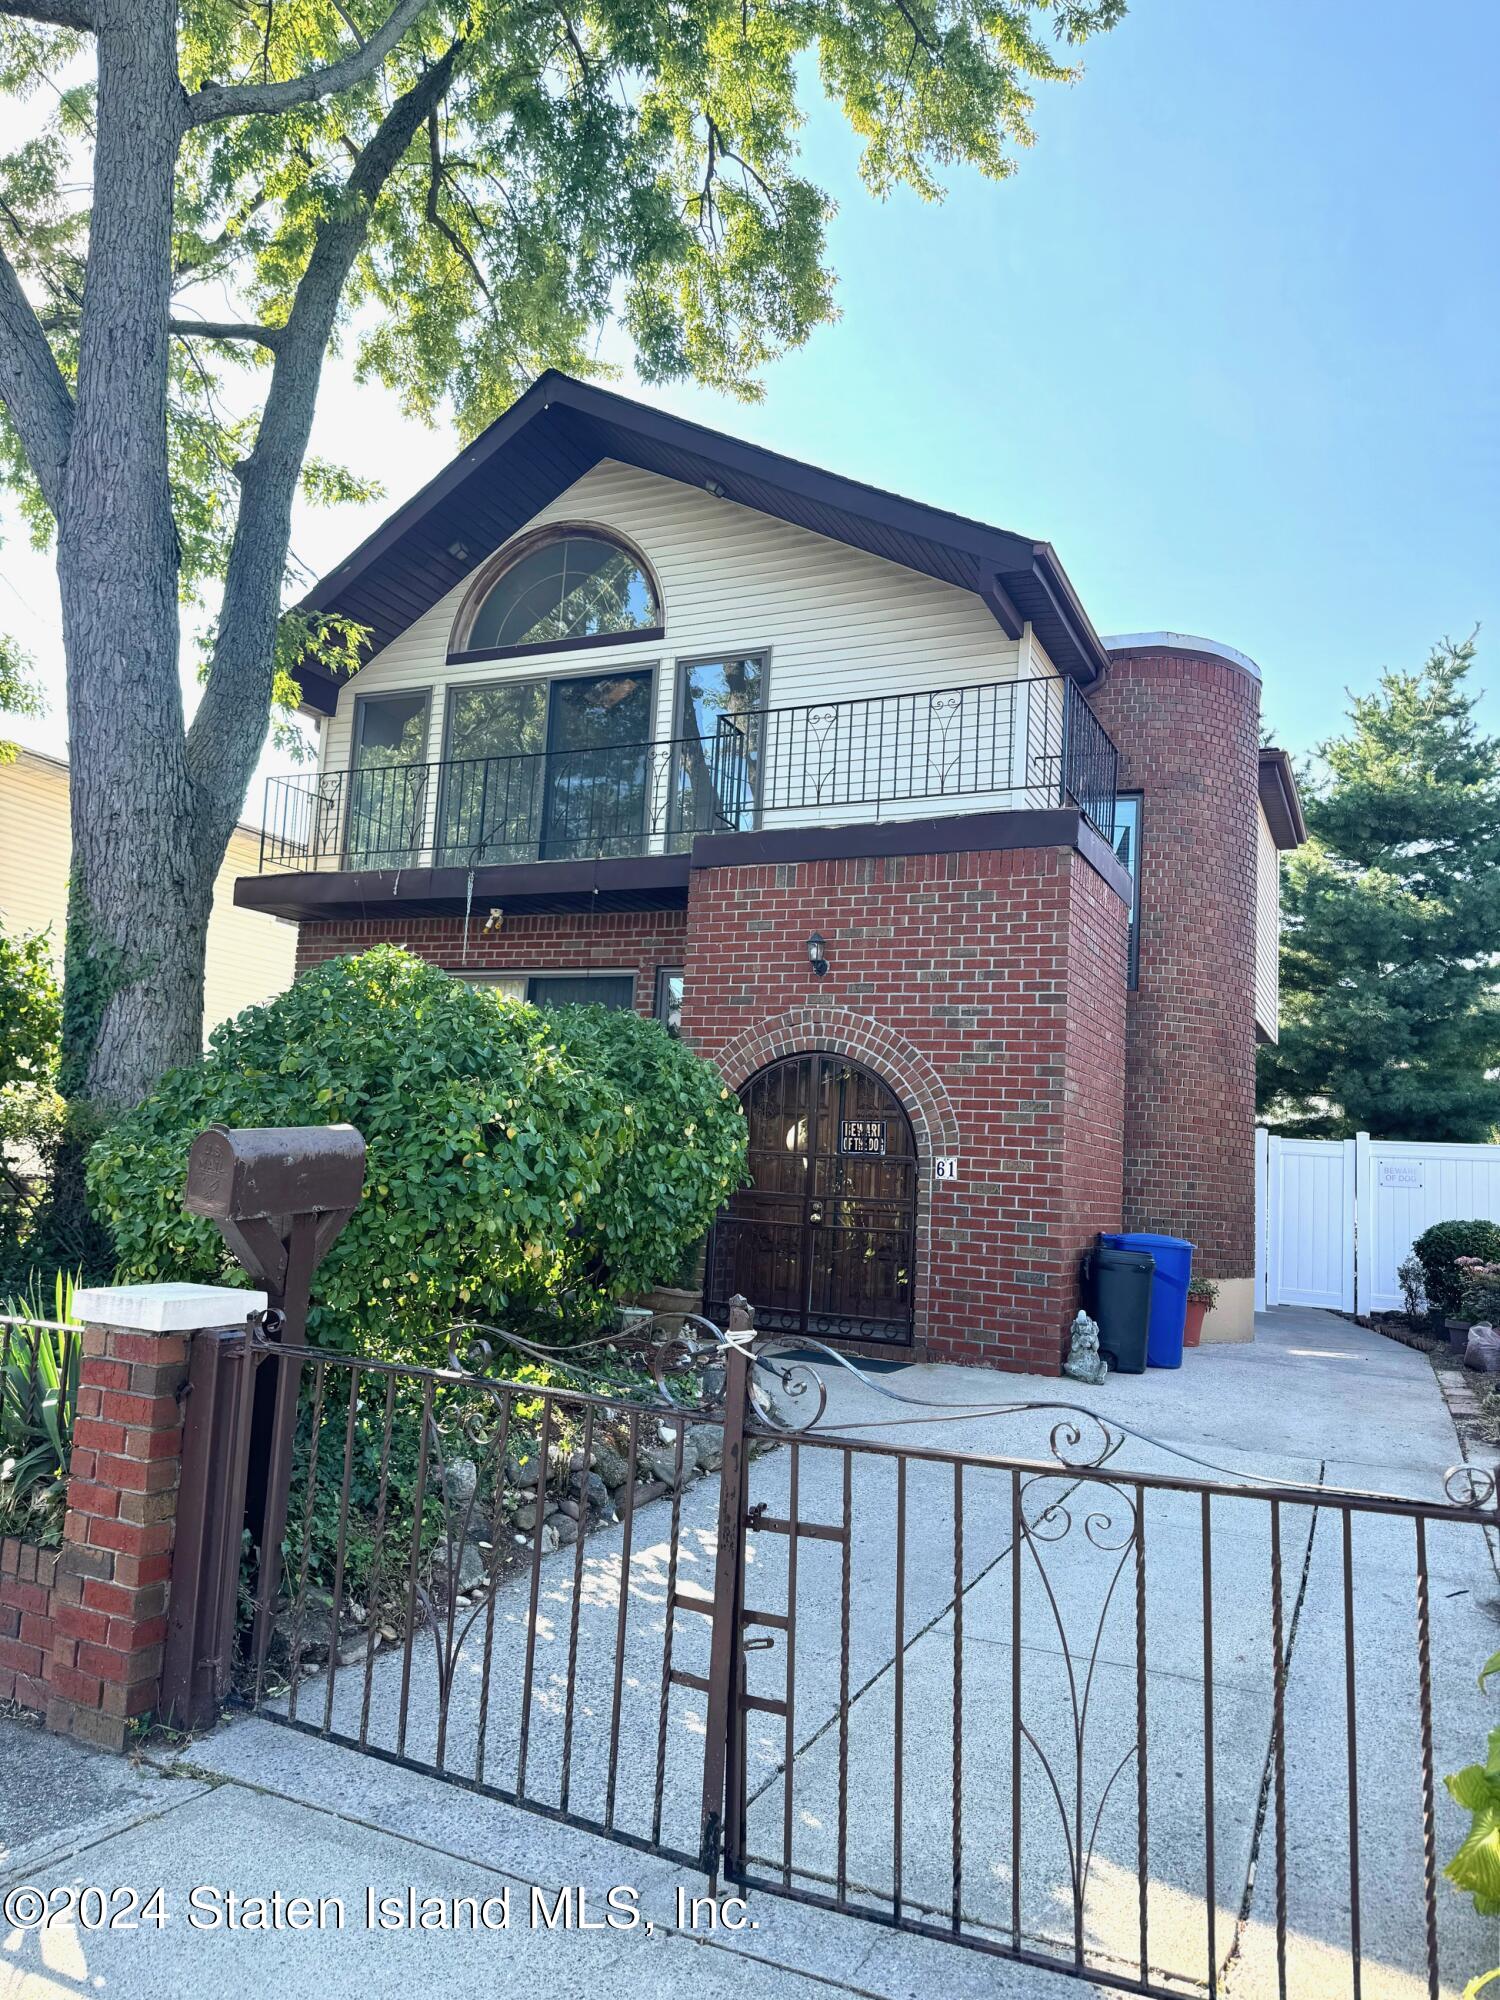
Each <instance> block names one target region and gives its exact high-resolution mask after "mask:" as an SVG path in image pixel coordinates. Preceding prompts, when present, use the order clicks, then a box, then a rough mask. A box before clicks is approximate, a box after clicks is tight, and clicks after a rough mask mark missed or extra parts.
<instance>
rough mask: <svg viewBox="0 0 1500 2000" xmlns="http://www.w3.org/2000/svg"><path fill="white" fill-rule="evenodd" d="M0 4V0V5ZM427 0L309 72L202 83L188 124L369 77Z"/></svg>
mask: <svg viewBox="0 0 1500 2000" xmlns="http://www.w3.org/2000/svg"><path fill="white" fill-rule="evenodd" d="M3 4H4V0H0V5H3ZM428 4H429V0H397V5H396V6H395V7H393V8H392V9H391V11H390V13H389V14H388V15H387V16H386V18H385V20H384V22H382V24H381V26H380V27H379V28H377V29H376V31H375V33H374V34H373V35H371V36H370V38H369V40H368V41H365V42H361V43H360V44H359V46H358V48H355V49H351V50H350V52H349V53H348V55H346V56H341V57H340V58H339V60H338V61H337V62H332V63H326V64H324V66H323V67H322V68H321V69H310V70H308V71H307V73H306V74H305V75H303V76H294V77H289V78H287V79H286V81H285V82H281V83H239V84H226V83H206V84H204V86H203V88H202V89H201V90H196V91H194V92H193V94H192V96H191V97H190V98H189V99H188V101H187V120H188V123H189V125H207V124H210V123H212V121H213V120H214V119H216V118H249V117H252V116H254V115H255V114H257V113H260V112H267V111H271V112H276V111H286V110H288V109H290V108H291V106H293V105H296V104H310V103H312V101H313V100H314V98H318V97H335V96H337V95H338V93H339V92H340V91H341V90H347V89H348V88H349V86H350V85H351V84H355V83H362V82H363V81H364V79H365V78H366V77H367V76H373V75H374V74H375V72H376V70H377V69H379V67H380V65H381V64H382V63H383V62H384V61H385V59H386V57H387V56H388V55H389V54H390V52H391V50H392V49H393V48H395V46H396V44H397V43H398V42H399V41H400V40H401V38H402V36H403V35H404V34H405V33H406V31H407V29H408V28H410V27H411V25H412V23H413V22H414V21H415V20H416V18H417V16H418V15H419V14H420V13H421V12H422V10H423V8H424V7H426V6H427V5H428Z"/></svg>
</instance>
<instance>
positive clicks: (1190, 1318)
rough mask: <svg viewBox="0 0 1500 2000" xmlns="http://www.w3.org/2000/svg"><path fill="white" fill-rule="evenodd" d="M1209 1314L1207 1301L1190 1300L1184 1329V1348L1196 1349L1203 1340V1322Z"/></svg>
mask: <svg viewBox="0 0 1500 2000" xmlns="http://www.w3.org/2000/svg"><path fill="white" fill-rule="evenodd" d="M1207 1313H1208V1300H1207V1299H1189V1300H1188V1302H1187V1324H1186V1326H1185V1327H1184V1329H1183V1335H1182V1344H1183V1346H1184V1347H1196V1346H1197V1345H1198V1343H1199V1342H1200V1341H1201V1340H1202V1338H1203V1321H1204V1319H1205V1317H1206V1316H1207Z"/></svg>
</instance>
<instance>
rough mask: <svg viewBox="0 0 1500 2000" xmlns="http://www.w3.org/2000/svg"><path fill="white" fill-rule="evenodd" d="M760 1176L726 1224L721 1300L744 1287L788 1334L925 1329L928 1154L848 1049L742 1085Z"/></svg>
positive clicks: (752, 1158) (719, 1304)
mask: <svg viewBox="0 0 1500 2000" xmlns="http://www.w3.org/2000/svg"><path fill="white" fill-rule="evenodd" d="M741 1102H742V1103H743V1105H744V1107H745V1117H746V1120H747V1121H748V1124H749V1128H750V1152H749V1169H750V1174H751V1185H750V1186H749V1187H746V1188H742V1189H741V1190H740V1191H739V1192H738V1193H737V1194H735V1195H734V1196H732V1197H731V1199H730V1202H729V1205H728V1208H727V1209H726V1211H725V1213H724V1214H723V1215H722V1216H721V1217H720V1218H719V1221H718V1223H717V1224H716V1225H715V1228H714V1236H713V1243H712V1245H711V1248H710V1255H709V1265H708V1287H707V1290H708V1305H707V1310H708V1311H709V1312H710V1313H711V1314H713V1315H715V1316H718V1315H720V1314H722V1312H723V1310H724V1308H725V1306H726V1305H727V1302H728V1301H729V1300H730V1299H731V1298H732V1297H734V1295H735V1294H736V1293H743V1294H744V1295H745V1296H746V1297H747V1298H752V1299H754V1301H755V1306H756V1313H757V1317H758V1320H759V1323H760V1325H761V1326H762V1328H764V1329H765V1330H767V1331H771V1332H776V1333H800V1334H813V1335H817V1336H818V1337H820V1338H823V1339H828V1338H832V1339H840V1338H842V1339H846V1340H865V1341H885V1342H889V1343H891V1344H892V1345H893V1346H906V1345H908V1344H909V1343H910V1341H911V1337H912V1317H913V1305H914V1299H915V1262H916V1258H915V1252H916V1222H917V1189H918V1179H917V1175H918V1162H917V1151H916V1144H915V1141H914V1139H913V1137H912V1129H911V1121H910V1120H909V1119H908V1117H907V1115H906V1112H905V1111H904V1110H903V1108H902V1106H901V1103H900V1101H899V1099H898V1098H897V1097H896V1096H895V1094H894V1093H893V1092H892V1091H891V1090H890V1088H889V1087H888V1086H887V1085H886V1084H885V1083H883V1082H882V1081H881V1079H880V1078H879V1077H878V1076H875V1075H873V1074H872V1073H871V1072H870V1071H869V1070H867V1069H864V1068H862V1067H861V1066H860V1065H859V1064H858V1063H853V1062H849V1061H847V1060H846V1059H845V1058H844V1057H842V1056H833V1055H821V1054H820V1055H804V1056H792V1057H789V1058H787V1059H786V1060H785V1061H782V1062H778V1063H773V1064H772V1065H771V1066H770V1068H768V1069H764V1070H762V1071H760V1073H759V1074H758V1075H757V1076H754V1077H752V1078H751V1079H750V1081H749V1083H748V1084H746V1086H745V1088H744V1090H743V1091H742V1092H741Z"/></svg>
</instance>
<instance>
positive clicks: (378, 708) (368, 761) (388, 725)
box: [355, 694, 427, 769]
mask: <svg viewBox="0 0 1500 2000" xmlns="http://www.w3.org/2000/svg"><path fill="white" fill-rule="evenodd" d="M426 755H427V697H426V695H425V694H389V695H382V696H381V697H380V699H379V700H368V701H361V702H360V704H359V745H358V751H357V756H356V760H355V761H356V762H357V763H358V764H359V765H360V766H361V767H362V768H364V769H369V768H371V767H372V766H376V765H385V764H417V763H420V762H421V761H422V759H423V758H424V757H425V756H426Z"/></svg>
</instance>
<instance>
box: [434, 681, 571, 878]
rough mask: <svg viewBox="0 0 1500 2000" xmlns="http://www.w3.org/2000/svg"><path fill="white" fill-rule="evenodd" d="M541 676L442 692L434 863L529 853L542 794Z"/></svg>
mask: <svg viewBox="0 0 1500 2000" xmlns="http://www.w3.org/2000/svg"><path fill="white" fill-rule="evenodd" d="M546 747H547V683H546V682H545V681H500V682H497V683H494V684H492V685H491V686H488V687H472V688H455V689H454V690H453V691H452V693H451V694H450V695H449V697H448V740H447V750H446V753H445V762H444V766H443V804H442V811H441V813H440V815H439V823H440V826H441V832H440V835H439V838H438V856H437V865H438V866H439V867H440V868H478V867H484V866H492V865H494V864H495V863H497V862H502V861H535V859H536V855H537V841H538V839H539V837H540V836H539V829H540V827H541V820H542V801H543V798H544V796H545V772H544V769H543V765H544V758H543V756H542V752H543V751H544V750H545V749H546Z"/></svg>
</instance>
